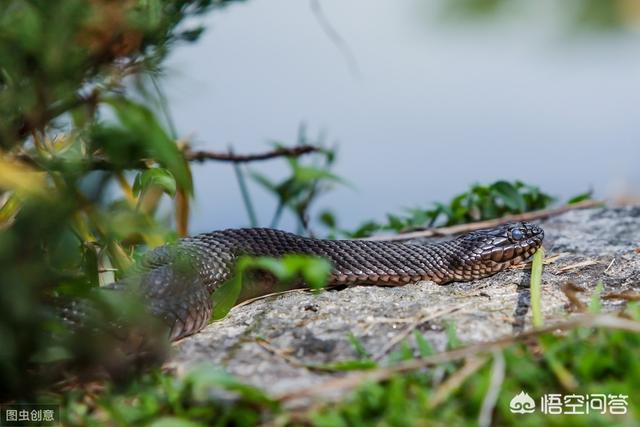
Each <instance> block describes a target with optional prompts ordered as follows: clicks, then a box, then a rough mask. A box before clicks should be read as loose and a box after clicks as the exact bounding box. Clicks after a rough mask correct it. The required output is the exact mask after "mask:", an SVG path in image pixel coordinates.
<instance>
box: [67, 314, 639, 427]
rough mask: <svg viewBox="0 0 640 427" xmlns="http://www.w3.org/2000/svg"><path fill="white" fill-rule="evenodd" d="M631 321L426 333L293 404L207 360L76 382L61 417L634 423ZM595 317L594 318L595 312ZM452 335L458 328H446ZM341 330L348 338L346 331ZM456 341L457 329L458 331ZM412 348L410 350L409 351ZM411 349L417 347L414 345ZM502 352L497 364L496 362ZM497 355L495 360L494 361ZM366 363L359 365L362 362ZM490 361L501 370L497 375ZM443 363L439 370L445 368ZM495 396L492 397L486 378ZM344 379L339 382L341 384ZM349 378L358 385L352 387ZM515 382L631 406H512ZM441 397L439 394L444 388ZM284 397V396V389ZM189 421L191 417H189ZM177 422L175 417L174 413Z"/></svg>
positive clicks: (152, 421)
mask: <svg viewBox="0 0 640 427" xmlns="http://www.w3.org/2000/svg"><path fill="white" fill-rule="evenodd" d="M624 315H625V316H626V317H631V318H632V319H635V320H628V319H624V318H621V317H612V316H602V315H596V316H598V317H595V318H594V317H593V315H587V316H585V317H583V318H581V319H582V320H577V321H574V322H573V323H572V324H570V325H568V326H567V325H565V329H566V331H565V332H563V333H555V331H554V330H552V328H549V329H545V330H542V331H539V332H533V333H530V334H529V335H528V338H527V339H526V340H520V341H516V340H515V339H514V340H512V341H509V340H503V341H499V342H496V343H494V344H481V345H477V346H475V347H460V346H457V345H456V344H455V343H453V342H450V345H449V346H448V348H449V349H450V350H448V351H447V352H446V353H440V354H433V353H432V349H431V345H430V343H428V341H427V340H426V339H424V337H422V336H420V339H418V340H417V347H418V348H417V349H411V348H410V346H409V345H408V344H406V343H405V344H404V345H401V346H400V350H398V351H397V352H396V353H395V354H392V355H391V356H392V357H391V358H390V360H393V361H394V362H391V364H390V365H388V366H375V365H372V364H370V363H367V364H366V366H364V365H362V364H361V363H355V362H354V363H351V364H350V363H343V364H342V366H343V367H344V368H345V369H347V370H348V371H349V372H347V373H346V375H349V376H350V377H349V378H352V379H353V381H351V382H350V383H349V384H348V387H343V390H342V391H343V392H345V393H346V396H347V397H346V398H344V399H342V400H340V401H338V402H322V401H319V400H317V399H316V398H317V397H314V396H313V390H311V391H310V394H311V395H312V399H316V400H315V401H316V402H320V403H319V406H311V407H309V409H307V410H302V411H300V410H297V411H296V412H290V411H288V410H286V409H284V407H285V406H284V405H283V403H284V402H282V401H279V400H278V399H277V397H274V396H269V395H268V394H267V393H265V392H264V391H262V390H259V389H257V388H254V387H251V386H247V385H245V384H242V383H241V382H239V381H238V380H237V379H235V378H233V377H231V376H229V375H227V374H225V373H224V372H222V371H220V370H218V369H215V368H213V367H199V368H197V369H195V370H194V371H192V372H190V373H189V374H187V375H186V376H184V377H181V378H176V377H174V376H173V375H172V374H170V373H162V372H154V373H151V374H147V375H145V376H144V377H143V378H142V379H140V380H139V381H136V382H134V383H133V384H131V385H130V386H129V387H127V388H126V389H122V390H116V389H112V388H109V387H107V388H105V389H104V390H102V391H101V392H99V393H98V394H97V395H89V394H88V393H85V392H83V391H81V390H79V389H78V390H76V391H73V392H70V393H66V394H63V395H62V396H60V397H59V399H61V402H62V407H63V414H64V424H65V425H72V426H76V425H77V426H80V425H122V426H124V425H177V426H180V425H185V426H186V425H227V424H233V425H254V424H255V423H258V422H263V423H269V424H272V423H273V424H279V425H300V424H302V425H308V424H311V425H319V426H341V425H344V426H347V425H349V426H350V425H371V424H379V425H392V426H404V425H445V424H447V425H456V426H457V425H469V426H472V425H477V422H478V417H479V414H480V411H481V408H482V407H483V405H485V406H486V405H487V404H489V406H490V407H489V409H490V411H489V413H490V414H491V418H492V421H493V424H494V425H516V424H517V425H519V426H538V425H558V426H559V425H576V426H582V425H584V426H587V425H588V426H608V425H616V426H625V425H629V426H631V425H635V424H636V421H635V420H637V418H638V417H639V416H640V398H639V396H638V394H637V390H638V389H639V388H640V366H638V364H637V363H636V360H637V354H638V353H639V352H640V334H638V331H640V322H638V319H640V309H639V308H638V305H637V304H630V306H629V308H628V309H627V310H626V312H625V314H624ZM594 319H595V320H594ZM449 336H450V337H455V333H454V332H453V329H450V332H449ZM345 339H347V338H346V337H345ZM454 340H455V338H454ZM407 349H409V350H407ZM414 350H415V351H414ZM500 355H502V357H503V358H504V360H503V362H504V364H502V363H498V360H500V359H501V357H500ZM492 359H493V363H491V360H492ZM361 368H366V369H365V370H360V369H361ZM496 370H502V372H500V371H499V372H498V374H500V373H502V374H503V375H502V378H503V380H502V381H500V382H499V383H498V384H496V383H495V378H500V375H496ZM442 372H444V375H442ZM492 378H494V380H493V384H492V388H493V389H494V390H493V391H494V393H493V394H494V395H495V396H497V399H496V400H495V404H494V403H492V401H491V400H490V399H489V401H488V403H487V402H486V400H487V396H488V395H489V394H490V393H489V385H490V383H491V382H492ZM343 385H344V384H343ZM352 386H355V387H352ZM521 391H525V392H526V393H528V394H529V395H530V396H531V397H532V398H534V400H536V402H537V404H538V407H539V401H540V398H541V397H542V396H543V395H544V394H556V393H557V394H562V395H567V394H579V395H585V394H596V393H604V394H615V395H619V394H623V395H628V396H629V398H628V413H627V415H624V416H622V415H618V416H616V415H610V414H605V415H601V414H599V413H597V414H596V413H592V414H589V415H544V414H541V413H540V411H539V410H538V411H536V412H535V413H533V414H514V413H511V411H510V410H509V402H510V400H511V399H512V398H513V397H514V396H515V395H516V394H518V393H520V392H521ZM442 396H444V398H443V397H442ZM287 399H289V398H287ZM181 420H188V421H189V423H191V424H188V423H186V421H181ZM178 421H180V422H178Z"/></svg>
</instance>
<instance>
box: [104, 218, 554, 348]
mask: <svg viewBox="0 0 640 427" xmlns="http://www.w3.org/2000/svg"><path fill="white" fill-rule="evenodd" d="M543 238H544V232H543V230H542V229H541V228H540V227H537V226H535V225H532V224H529V223H525V222H519V223H512V224H507V225H502V226H499V227H496V228H493V229H488V230H480V231H474V232H471V233H468V234H465V235H463V236H460V237H458V238H456V239H454V240H450V241H445V242H441V243H436V244H413V243H401V242H389V241H366V240H320V239H313V238H307V237H301V236H298V235H295V234H291V233H286V232H283V231H278V230H273V229H264V228H253V229H251V228H247V229H231V230H224V231H216V232H212V233H206V234H200V235H197V236H193V237H187V238H184V239H180V240H178V241H177V242H176V243H174V244H171V245H166V246H161V247H159V248H156V249H154V250H152V251H150V252H148V253H147V254H146V255H145V256H144V257H143V259H142V260H141V262H140V263H139V265H138V266H137V268H136V269H135V271H134V273H133V274H131V275H130V276H129V277H127V278H125V279H124V280H122V281H120V282H116V283H114V284H112V285H111V286H110V288H112V289H122V288H127V289H131V288H135V289H136V290H137V291H139V292H140V293H141V295H142V297H143V299H144V301H145V303H146V304H147V306H148V308H149V310H150V312H151V313H152V314H153V315H154V316H156V317H159V318H161V319H163V320H164V321H165V322H166V324H167V325H168V326H169V328H170V338H171V339H172V340H175V339H179V338H182V337H184V336H187V335H191V334H193V333H196V332H198V331H199V330H201V329H202V328H203V327H204V326H206V325H207V323H208V322H209V319H210V317H211V313H212V302H211V301H212V299H211V295H212V294H213V293H214V292H216V291H217V290H218V289H219V288H220V287H221V286H222V285H223V284H224V283H225V282H227V280H229V279H230V278H231V277H232V276H233V274H234V272H235V265H236V262H237V260H238V259H239V257H241V256H243V255H248V256H269V257H276V258H278V257H282V256H284V255H288V254H302V255H312V256H319V257H323V258H325V259H327V260H328V261H329V262H330V263H331V265H332V272H331V274H330V277H329V282H328V284H327V285H328V286H332V285H345V284H347V285H348V284H372V285H402V284H406V283H409V282H417V281H420V280H430V281H433V282H436V283H438V284H444V283H448V282H452V281H470V280H475V279H479V278H483V277H487V276H490V275H492V274H495V273H497V272H498V271H501V270H503V269H505V268H506V267H508V266H510V265H513V264H516V263H518V262H521V261H523V260H525V259H526V258H528V257H529V256H531V255H533V253H534V252H535V251H536V250H537V249H538V248H539V247H540V246H541V244H542V240H543ZM260 277H264V276H260V275H257V276H254V282H258V283H249V284H245V286H246V287H247V289H249V291H247V292H245V293H244V294H243V297H244V298H245V299H246V298H248V297H255V296H260V295H264V294H267V293H270V292H272V291H273V290H274V287H273V286H272V283H271V284H270V281H269V280H262V279H260ZM256 278H257V279H256ZM291 286H292V285H290V287H291ZM296 287H297V285H296ZM279 289H281V288H279Z"/></svg>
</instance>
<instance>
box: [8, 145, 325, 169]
mask: <svg viewBox="0 0 640 427" xmlns="http://www.w3.org/2000/svg"><path fill="white" fill-rule="evenodd" d="M321 151H322V148H320V147H316V146H313V145H298V146H295V147H280V148H276V149H274V150H271V151H267V152H264V153H257V154H233V153H225V152H220V151H204V150H200V151H193V150H190V149H187V150H185V151H184V158H185V160H187V161H189V162H205V161H208V160H214V161H220V162H231V163H248V162H254V161H261V160H269V159H274V158H277V157H299V156H303V155H305V154H309V153H318V152H321ZM13 157H14V158H15V159H16V160H20V161H22V162H25V163H27V164H30V165H34V166H40V163H44V164H46V167H47V168H48V169H61V168H63V167H64V166H65V163H66V161H64V160H57V159H52V160H48V159H43V160H39V159H36V158H34V157H32V156H31V155H29V154H26V153H20V154H17V155H15V156H13ZM80 163H81V164H82V165H83V166H84V167H87V168H88V169H90V170H116V169H118V168H117V167H116V166H115V165H114V164H113V163H112V162H111V161H110V160H109V159H108V158H106V157H101V156H94V157H93V158H91V159H90V160H87V161H82V162H80ZM152 165H153V161H152V160H145V159H142V160H135V161H133V162H132V163H131V164H129V165H126V166H124V167H123V168H124V169H148V168H150V167H151V166H152Z"/></svg>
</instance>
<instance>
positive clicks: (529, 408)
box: [509, 391, 536, 414]
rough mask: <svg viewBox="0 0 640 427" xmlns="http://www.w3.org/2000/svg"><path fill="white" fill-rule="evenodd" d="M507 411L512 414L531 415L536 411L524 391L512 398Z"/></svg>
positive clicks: (533, 402) (531, 400) (532, 402)
mask: <svg viewBox="0 0 640 427" xmlns="http://www.w3.org/2000/svg"><path fill="white" fill-rule="evenodd" d="M509 409H510V410H511V412H513V413H514V414H531V413H533V412H534V411H535V410H536V402H535V401H534V400H533V399H532V398H531V396H529V395H528V394H527V393H525V392H524V391H521V392H520V393H519V394H516V395H515V396H513V399H511V402H509Z"/></svg>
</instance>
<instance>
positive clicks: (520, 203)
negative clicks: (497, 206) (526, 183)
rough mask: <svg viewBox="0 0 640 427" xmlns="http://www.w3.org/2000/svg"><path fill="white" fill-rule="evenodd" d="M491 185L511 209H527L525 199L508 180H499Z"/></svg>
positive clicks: (520, 210)
mask: <svg viewBox="0 0 640 427" xmlns="http://www.w3.org/2000/svg"><path fill="white" fill-rule="evenodd" d="M491 187H492V189H493V191H494V192H495V193H496V194H497V195H499V196H500V198H501V199H502V200H503V201H504V203H505V205H507V207H508V208H509V209H511V210H513V211H515V212H524V211H525V208H526V206H525V202H524V199H523V198H522V195H521V194H520V193H519V192H518V190H517V189H516V188H515V187H514V186H513V185H512V184H511V183H509V182H507V181H497V182H495V183H494V184H493V185H492V186H491Z"/></svg>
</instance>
